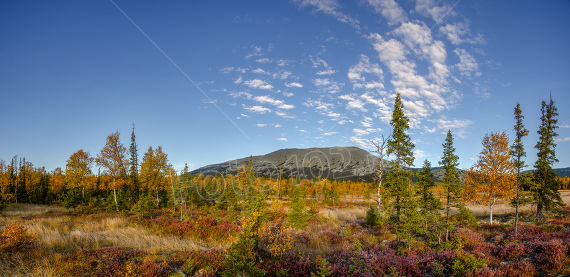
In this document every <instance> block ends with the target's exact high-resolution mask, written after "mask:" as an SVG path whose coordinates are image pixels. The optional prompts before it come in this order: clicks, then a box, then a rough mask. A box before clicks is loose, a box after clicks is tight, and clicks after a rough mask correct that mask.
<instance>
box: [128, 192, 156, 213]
mask: <svg viewBox="0 0 570 277" xmlns="http://www.w3.org/2000/svg"><path fill="white" fill-rule="evenodd" d="M154 209H156V206H155V205H154V200H153V199H152V197H151V196H150V195H145V196H143V197H141V198H140V199H139V201H138V202H137V203H136V204H135V205H134V206H133V208H132V209H131V211H132V212H134V213H136V214H137V215H139V216H148V215H151V214H152V211H153V210H154Z"/></svg>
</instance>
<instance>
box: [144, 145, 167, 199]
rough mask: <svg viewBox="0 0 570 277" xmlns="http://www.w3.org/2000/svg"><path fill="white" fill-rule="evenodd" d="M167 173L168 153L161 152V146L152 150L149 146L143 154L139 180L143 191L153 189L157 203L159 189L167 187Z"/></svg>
mask: <svg viewBox="0 0 570 277" xmlns="http://www.w3.org/2000/svg"><path fill="white" fill-rule="evenodd" d="M169 173H170V171H169V166H168V155H167V154H165V153H164V152H162V147H160V146H159V147H158V148H156V150H153V149H152V146H150V147H149V148H148V151H147V152H146V153H144V156H143V160H142V164H141V171H140V180H141V183H142V185H143V187H144V190H145V191H153V192H154V193H155V195H156V202H157V204H160V199H159V197H158V193H159V191H161V190H165V189H166V188H167V187H168V184H169V179H168V175H169Z"/></svg>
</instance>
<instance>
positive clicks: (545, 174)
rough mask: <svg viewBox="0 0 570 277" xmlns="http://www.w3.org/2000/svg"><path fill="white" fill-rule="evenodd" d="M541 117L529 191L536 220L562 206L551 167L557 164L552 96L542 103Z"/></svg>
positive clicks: (554, 112)
mask: <svg viewBox="0 0 570 277" xmlns="http://www.w3.org/2000/svg"><path fill="white" fill-rule="evenodd" d="M540 111H541V113H542V116H541V117H540V120H541V125H540V127H539V129H538V132H537V133H538V134H539V135H540V138H539V139H538V142H537V143H536V145H535V146H534V148H536V149H537V150H538V153H537V154H536V155H537V156H538V159H537V161H536V163H535V164H534V167H535V171H534V179H535V182H534V185H531V187H530V191H531V192H532V194H533V197H534V200H535V201H536V220H537V221H543V220H544V212H545V210H546V211H552V210H553V209H554V208H555V207H557V206H564V202H562V198H561V197H560V192H558V182H557V180H556V173H554V170H552V165H553V164H554V163H556V162H558V159H557V158H556V151H555V150H556V143H554V138H555V137H557V136H558V134H557V133H556V129H558V126H557V125H556V124H557V123H558V119H556V116H557V115H558V110H557V109H556V107H555V106H554V101H553V100H552V96H550V103H549V104H546V101H542V107H541V109H540Z"/></svg>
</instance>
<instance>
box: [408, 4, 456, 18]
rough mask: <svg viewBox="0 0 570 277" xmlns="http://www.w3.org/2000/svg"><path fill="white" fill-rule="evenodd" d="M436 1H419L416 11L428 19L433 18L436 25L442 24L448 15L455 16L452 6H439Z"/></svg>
mask: <svg viewBox="0 0 570 277" xmlns="http://www.w3.org/2000/svg"><path fill="white" fill-rule="evenodd" d="M438 2H440V1H436V0H417V2H416V11H417V12H418V13H419V14H421V15H423V16H426V17H431V18H432V19H433V20H434V21H435V22H436V23H441V22H442V21H443V19H444V18H445V17H446V16H448V15H455V12H454V11H453V7H452V6H450V5H443V6H438V5H437V4H438Z"/></svg>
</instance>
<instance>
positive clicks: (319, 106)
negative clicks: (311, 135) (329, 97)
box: [303, 99, 341, 123]
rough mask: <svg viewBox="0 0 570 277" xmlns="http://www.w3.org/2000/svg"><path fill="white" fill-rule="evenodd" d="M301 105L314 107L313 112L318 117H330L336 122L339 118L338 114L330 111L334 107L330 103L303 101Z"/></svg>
mask: <svg viewBox="0 0 570 277" xmlns="http://www.w3.org/2000/svg"><path fill="white" fill-rule="evenodd" d="M303 105H305V106H307V107H309V108H313V107H314V109H315V111H317V112H318V113H319V114H320V115H322V116H328V117H332V118H333V120H336V119H338V118H339V117H340V116H341V115H340V114H339V113H335V112H333V111H332V108H333V107H334V105H333V104H331V103H326V102H322V101H319V100H311V99H308V100H307V101H305V102H304V103H303ZM319 123H320V122H319Z"/></svg>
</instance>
